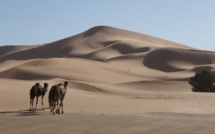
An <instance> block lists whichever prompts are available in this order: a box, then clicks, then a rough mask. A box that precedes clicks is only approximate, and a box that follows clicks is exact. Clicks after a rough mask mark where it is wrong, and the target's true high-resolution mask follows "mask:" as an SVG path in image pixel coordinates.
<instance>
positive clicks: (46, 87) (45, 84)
mask: <svg viewBox="0 0 215 134" xmlns="http://www.w3.org/2000/svg"><path fill="white" fill-rule="evenodd" d="M48 86H49V84H48V83H44V89H45V91H47V90H48Z"/></svg>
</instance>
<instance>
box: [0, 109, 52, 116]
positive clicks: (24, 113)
mask: <svg viewBox="0 0 215 134" xmlns="http://www.w3.org/2000/svg"><path fill="white" fill-rule="evenodd" d="M45 109H49V108H45ZM42 111H43V110H42V109H37V111H35V112H33V111H29V110H27V109H26V110H18V111H1V112H0V115H1V114H15V116H36V115H43V112H42Z"/></svg>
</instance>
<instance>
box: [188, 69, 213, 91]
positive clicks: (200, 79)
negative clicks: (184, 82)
mask: <svg viewBox="0 0 215 134" xmlns="http://www.w3.org/2000/svg"><path fill="white" fill-rule="evenodd" d="M214 82H215V77H214V75H213V74H212V73H211V72H210V71H209V70H202V71H200V72H197V73H196V74H195V76H194V77H191V78H190V80H189V84H190V85H191V86H192V91H193V92H215V86H214Z"/></svg>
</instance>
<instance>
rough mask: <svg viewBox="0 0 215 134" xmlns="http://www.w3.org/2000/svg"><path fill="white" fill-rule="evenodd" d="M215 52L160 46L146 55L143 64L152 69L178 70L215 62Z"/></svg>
mask: <svg viewBox="0 0 215 134" xmlns="http://www.w3.org/2000/svg"><path fill="white" fill-rule="evenodd" d="M214 58H215V53H208V52H201V51H191V50H185V49H175V48H174V49H173V48H160V49H159V48H158V49H156V50H153V51H152V52H150V53H149V54H147V55H146V57H145V59H144V62H143V64H144V65H145V66H146V67H149V68H151V69H156V70H160V71H164V72H177V71H184V70H187V69H191V68H192V67H195V66H198V65H205V64H214V63H215V61H214Z"/></svg>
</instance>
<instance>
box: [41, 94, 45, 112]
mask: <svg viewBox="0 0 215 134" xmlns="http://www.w3.org/2000/svg"><path fill="white" fill-rule="evenodd" d="M43 97H44V96H42V97H41V105H42V110H43V111H44V110H45V109H44V107H43Z"/></svg>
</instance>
